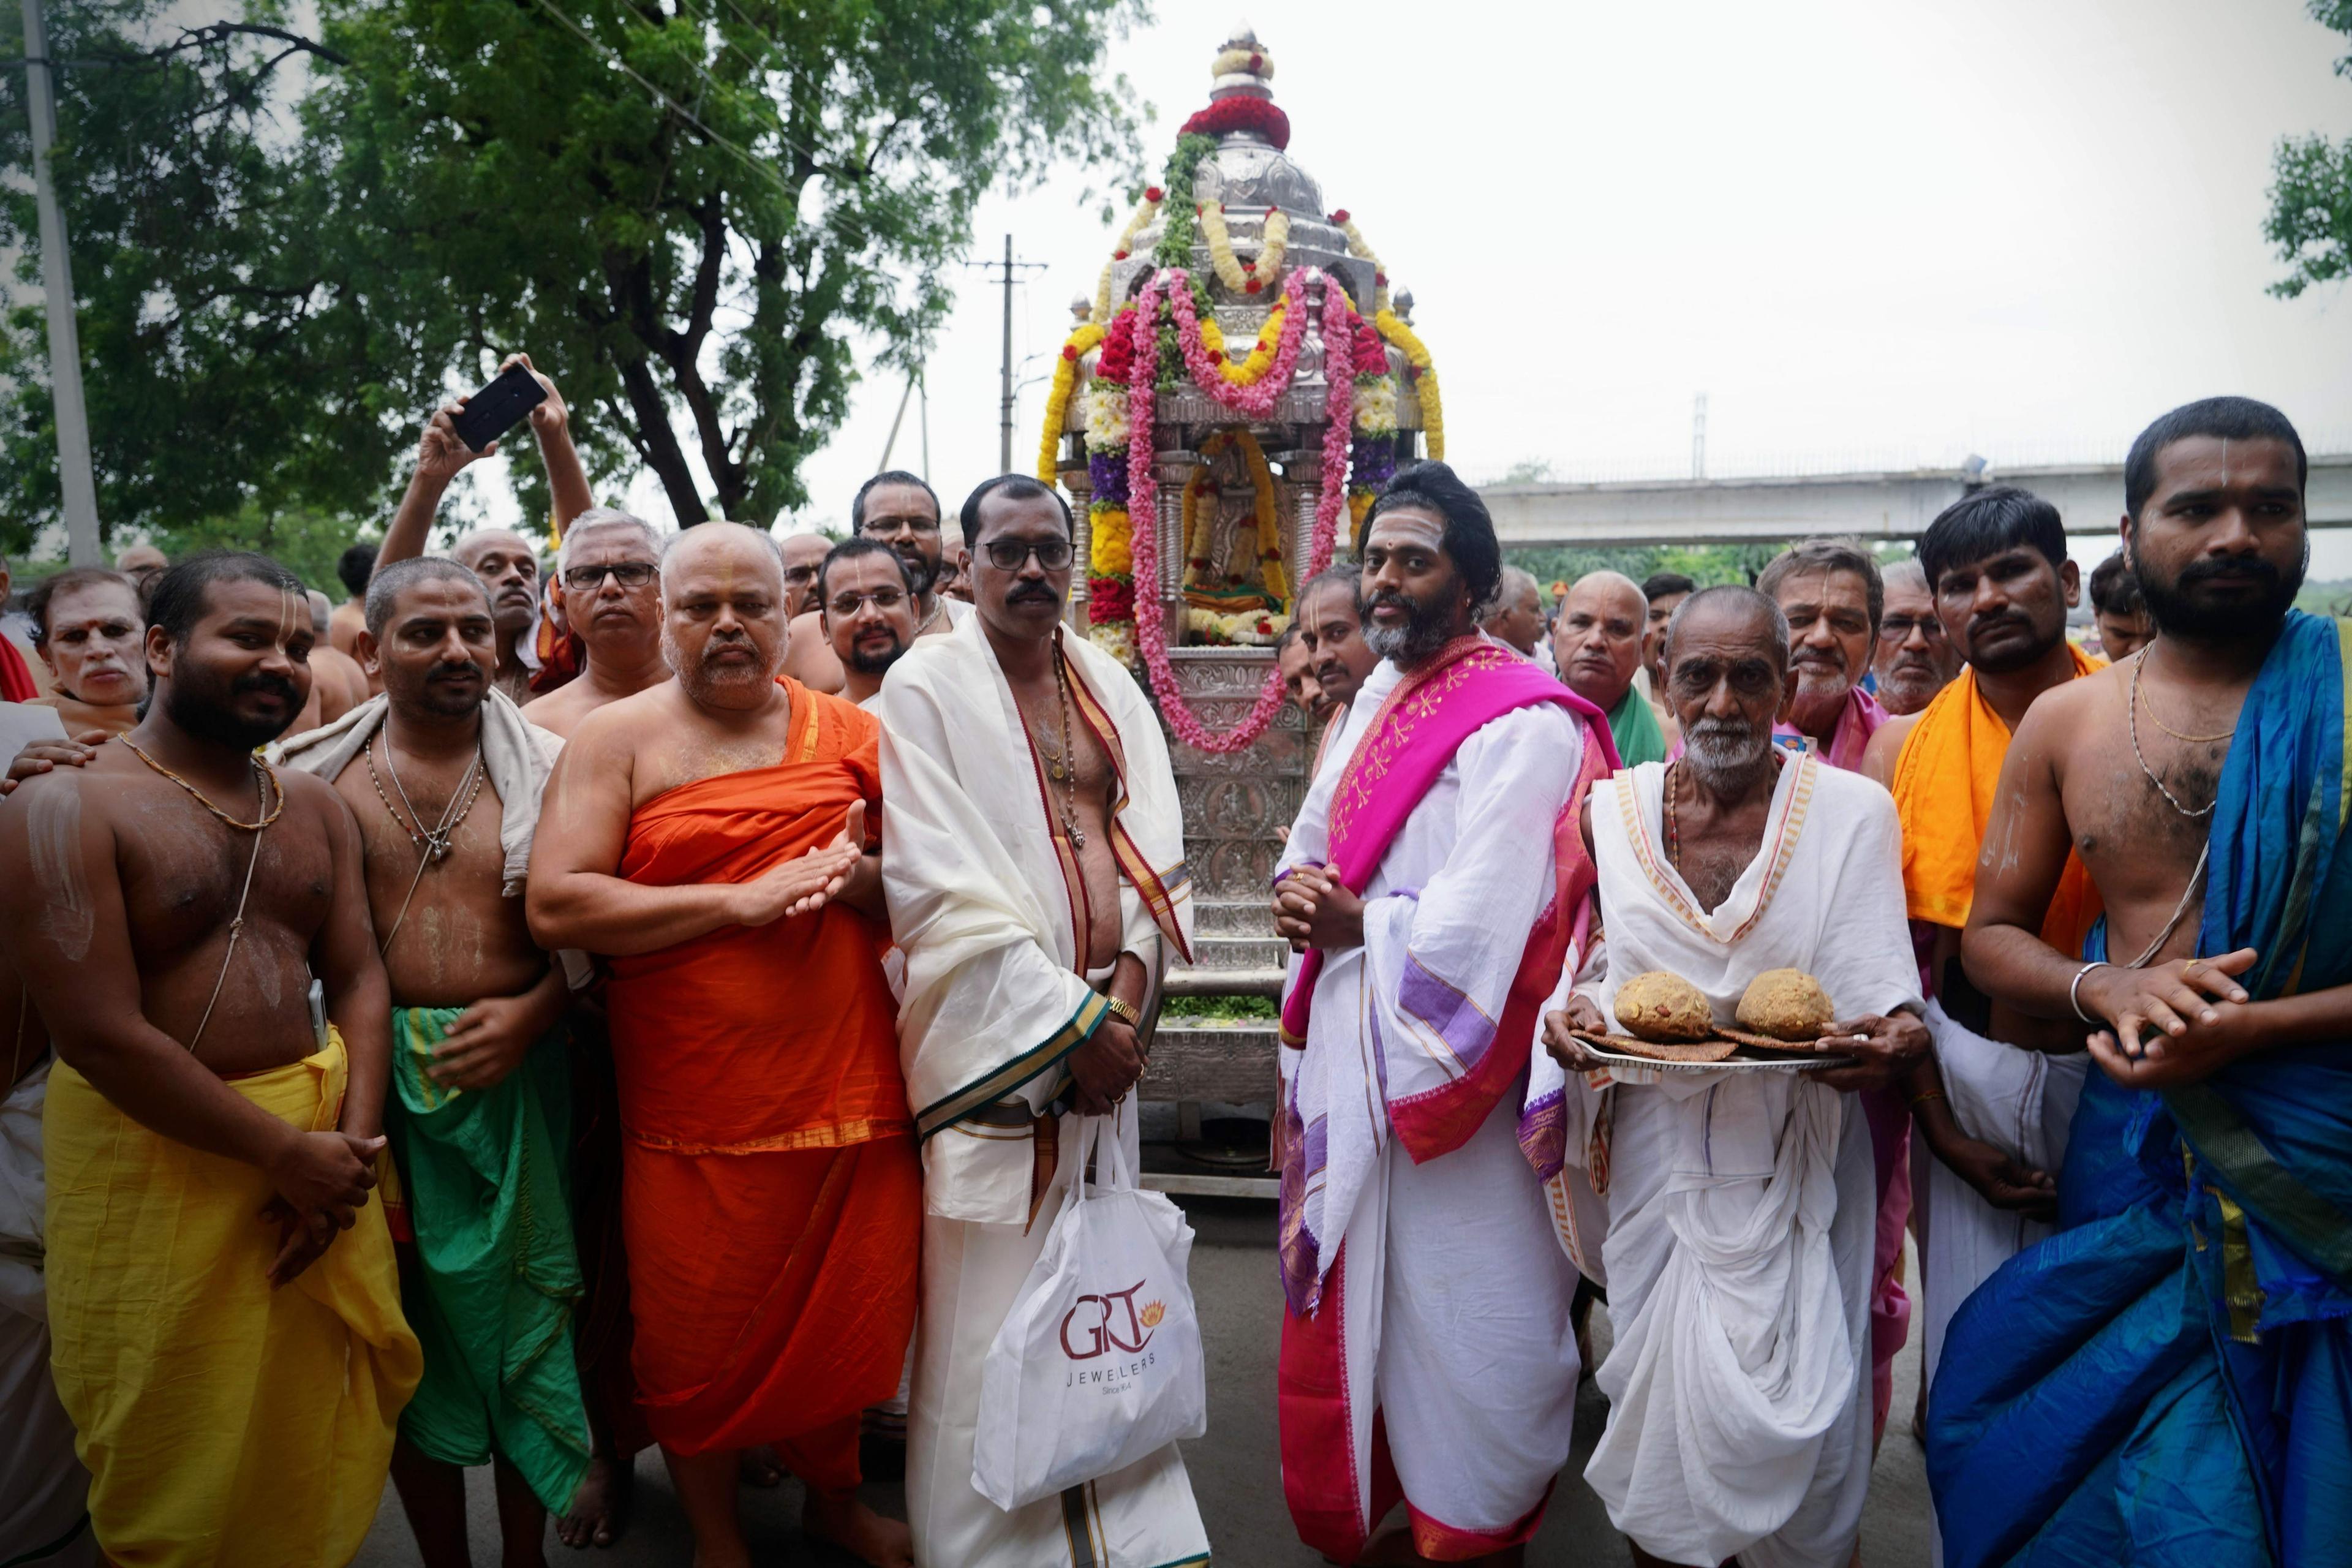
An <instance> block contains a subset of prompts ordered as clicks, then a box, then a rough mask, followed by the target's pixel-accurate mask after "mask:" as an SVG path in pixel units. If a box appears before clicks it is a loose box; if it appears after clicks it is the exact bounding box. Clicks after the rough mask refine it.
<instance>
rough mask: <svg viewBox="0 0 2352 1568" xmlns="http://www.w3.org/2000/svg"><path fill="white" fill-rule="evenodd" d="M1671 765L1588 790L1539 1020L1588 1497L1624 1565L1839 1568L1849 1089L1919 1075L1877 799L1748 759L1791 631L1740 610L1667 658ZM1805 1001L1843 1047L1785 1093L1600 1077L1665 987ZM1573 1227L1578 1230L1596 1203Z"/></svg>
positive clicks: (1864, 1417) (1865, 1173) (1862, 1280)
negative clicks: (1579, 1276)
mask: <svg viewBox="0 0 2352 1568" xmlns="http://www.w3.org/2000/svg"><path fill="white" fill-rule="evenodd" d="M1666 653H1667V671H1668V673H1667V690H1668V693H1669V695H1670V696H1671V697H1672V699H1673V700H1674V703H1675V711H1676V715H1677V717H1678V718H1679V720H1680V721H1681V726H1682V731H1683V736H1684V740H1685V745H1686V748H1687V749H1686V751H1685V754H1684V755H1683V756H1682V757H1680V758H1679V759H1677V760H1676V761H1675V762H1673V763H1663V764H1662V763H1644V764H1643V765H1642V766H1640V767H1637V768H1633V769H1631V770H1629V771H1626V772H1623V773H1619V774H1617V775H1616V777H1615V778H1613V779H1611V780H1608V781H1606V782H1604V783H1601V784H1595V785H1594V786H1593V788H1592V791H1591V795H1590V797H1589V799H1588V801H1587V804H1586V806H1585V811H1584V822H1583V830H1584V833H1585V835H1586V839H1587V842H1588V843H1589V845H1590V846H1591V853H1592V856H1593V859H1594V861H1595V864H1596V865H1597V867H1598V870H1599V884H1598V896H1599V900H1600V916H1601V926H1602V927H1603V928H1604V929H1605V931H1606V933H1607V934H1606V937H1605V939H1603V940H1601V941H1599V942H1594V943H1592V944H1591V948H1592V951H1591V952H1588V953H1586V954H1585V955H1584V957H1583V960H1582V963H1581V966H1580V973H1579V974H1578V976H1577V978H1576V982H1575V984H1574V986H1573V988H1572V989H1571V990H1569V991H1568V992H1567V994H1565V995H1564V996H1563V997H1561V998H1560V1000H1561V1002H1562V1003H1563V1004H1564V1005H1560V1006H1559V1007H1558V1008H1557V1009H1556V1010H1554V1011H1552V1012H1551V1013H1549V1016H1547V1018H1546V1020H1545V1027H1544V1038H1545V1044H1546V1046H1547V1047H1548V1048H1549V1050H1550V1052H1551V1053H1552V1055H1553V1057H1554V1058H1557V1059H1558V1060H1559V1064H1560V1065H1561V1066H1562V1067H1563V1068H1567V1069H1568V1073H1569V1077H1568V1081H1567V1083H1566V1085H1565V1086H1564V1087H1565V1090H1566V1093H1565V1098H1564V1100H1563V1101H1562V1102H1561V1109H1560V1124H1559V1126H1557V1127H1556V1128H1554V1129H1553V1130H1552V1132H1551V1136H1552V1137H1553V1138H1554V1139H1556V1140H1557V1142H1554V1143H1553V1144H1552V1145H1551V1146H1552V1147H1553V1148H1554V1149H1556V1150H1558V1151H1559V1152H1560V1153H1561V1155H1562V1156H1563V1157H1564V1159H1565V1163H1566V1165H1567V1166H1568V1169H1567V1170H1565V1171H1564V1172H1563V1173H1562V1179H1561V1183H1560V1185H1561V1187H1562V1188H1565V1189H1566V1190H1565V1191H1561V1190H1558V1189H1556V1191H1555V1194H1554V1207H1555V1212H1556V1213H1557V1212H1559V1211H1560V1210H1561V1208H1562V1207H1563V1206H1564V1205H1575V1206H1578V1207H1580V1209H1581V1211H1582V1212H1584V1213H1586V1214H1591V1213H1592V1212H1594V1209H1595V1208H1596V1207H1600V1206H1605V1214H1606V1222H1607V1230H1606V1239H1605V1241H1603V1242H1602V1243H1601V1246H1600V1247H1598V1249H1597V1251H1598V1256H1597V1257H1596V1256H1594V1252H1595V1250H1596V1249H1595V1248H1594V1247H1592V1245H1591V1239H1592V1238H1591V1234H1590V1232H1589V1231H1584V1232H1579V1233H1577V1235H1576V1236H1575V1237H1574V1238H1573V1240H1572V1245H1573V1246H1574V1247H1576V1248H1577V1250H1578V1252H1579V1262H1580V1264H1581V1265H1582V1266H1583V1268H1585V1271H1586V1272H1587V1273H1588V1274H1591V1275H1593V1276H1594V1277H1595V1278H1599V1279H1605V1281H1606V1283H1607V1285H1608V1288H1609V1306H1610V1314H1611V1317H1612V1321H1613V1322H1614V1323H1615V1325H1616V1330H1617V1337H1616V1343H1615V1345H1614V1347H1613V1348H1612V1351H1611V1352H1610V1355H1609V1358H1608V1360H1606V1361H1605V1362H1603V1363H1601V1369H1600V1373H1599V1381H1600V1384H1601V1392H1602V1393H1603V1394H1607V1395H1608V1397H1609V1401H1610V1414H1609V1426H1608V1429H1607V1430H1606V1431H1605V1432H1604V1433H1603V1434H1602V1436H1601V1442H1600V1445H1599V1447H1597V1448H1596V1449H1595V1450H1594V1453H1593V1456H1592V1459H1591V1463H1590V1464H1588V1465H1587V1466H1586V1468H1585V1472H1584V1473H1585V1479H1587V1480H1588V1481H1590V1482H1591V1484H1592V1487H1593V1489H1594V1490H1595V1491H1597V1492H1599V1493H1600V1495H1601V1500H1603V1501H1604V1502H1605V1503H1607V1504H1608V1507H1609V1516H1610V1519H1611V1521H1612V1522H1613V1523H1614V1524H1615V1525H1616V1526H1617V1528H1618V1529H1619V1530H1621V1531H1623V1532H1624V1533H1625V1534H1626V1535H1627V1536H1628V1537H1629V1538H1631V1540H1632V1541H1633V1547H1634V1552H1633V1555H1634V1560H1635V1562H1636V1563H1643V1564H1648V1563H1699V1564H1715V1563H1723V1562H1725V1561H1726V1560H1727V1559H1730V1558H1733V1557H1737V1558H1738V1560H1739V1562H1740V1563H1743V1564H1745V1565H1747V1568H1843V1564H1844V1563H1847V1562H1849V1561H1850V1560H1851V1559H1852V1557H1853V1551H1854V1542H1855V1540H1856V1538H1857V1535H1858V1532H1859V1531H1860V1529H1861V1523H1862V1505H1863V1498H1864V1493H1865V1491H1866V1490H1867V1489H1868V1487H1869V1482H1870V1461H1871V1430H1870V1426H1871V1422H1870V1415H1871V1405H1870V1371H1869V1300H1870V1298H1869V1291H1870V1285H1871V1252H1872V1231H1873V1226H1874V1211H1875V1206H1876V1205H1875V1198H1874V1190H1873V1174H1872V1169H1871V1141H1870V1133H1869V1129H1868V1127H1867V1125H1866V1124H1865V1122H1864V1118H1863V1114H1862V1110H1861V1107H1860V1105H1859V1104H1858V1103H1857V1100H1856V1098H1855V1096H1854V1095H1853V1094H1852V1093H1849V1092H1846V1091H1848V1090H1853V1089H1864V1088H1871V1087H1877V1086H1881V1085H1885V1084H1889V1083H1893V1082H1895V1081H1897V1080H1899V1079H1900V1077H1901V1075H1902V1073H1903V1072H1905V1071H1906V1069H1907V1068H1908V1067H1909V1066H1910V1065H1911V1064H1912V1063H1913V1062H1915V1061H1916V1060H1917V1059H1919V1058H1920V1056H1921V1055H1922V1054H1923V1053H1924V1052H1925V1050H1926V1049H1927V1028H1926V1026H1924V1025H1923V1024H1922V1023H1921V1022H1920V1020H1919V1017H1918V1014H1919V1013H1920V1011H1921V1010H1922V1003H1921V1002H1920V1000H1919V996H1918V994H1917V993H1918V976H1917V971H1916V965H1915V963H1914V962H1913V959H1912V955H1911V946H1910V938H1909V935H1908V932H1907V931H1906V927H1905V925H1904V916H1903V879H1902V860H1901V846H1900V839H1899V833H1898V829H1897V826H1896V822H1895V808H1894V805H1893V803H1892V802H1891V801H1890V800H1889V799H1888V798H1887V795H1886V793H1885V791H1884V790H1882V789H1880V788H1879V787H1878V786H1877V785H1876V784H1872V783H1871V782H1870V781H1869V780H1867V779H1864V778H1862V777H1860V776H1858V775H1855V774H1852V773H1842V772H1839V771H1837V770H1835V769H1832V768H1830V767H1826V766H1824V765H1823V764H1822V761H1821V759H1819V758H1817V757H1813V756H1811V755H1805V754H1801V753H1794V752H1787V751H1784V750H1782V749H1780V748H1778V747H1776V746H1774V745H1773V743H1772V725H1773V721H1774V719H1775V718H1776V717H1779V716H1782V715H1785V714H1786V713H1787V711H1788V710H1789V707H1790V702H1791V701H1792V700H1793V697H1794V687H1793V683H1792V682H1791V680H1790V674H1789V630H1788V623H1787V622H1786V621H1785V620H1784V619H1783V618H1782V616H1781V615H1780V610H1779V608H1778V607H1777V606H1776V605H1774V604H1773V603H1772V602H1771V600H1769V599H1768V598H1766V597H1765V596H1764V595H1760V594H1758V593H1756V592H1754V591H1752V590H1750V589H1747V588H1735V587H1718V588H1708V589H1705V590H1702V591H1701V592H1699V593H1696V594H1694V595H1692V596H1691V597H1690V598H1689V599H1688V600H1686V601H1685V603H1684V604H1683V605H1682V606H1681V608H1679V609H1678V610H1677V611H1676V612H1675V617H1674V621H1673V623H1672V626H1671V627H1670V628H1669V631H1668V634H1667V647H1666ZM1775 969H1795V970H1800V971H1802V972H1804V973H1809V974H1811V975H1812V976H1814V977H1815V978H1816V979H1817V980H1818V981H1819V982H1820V983H1821V984H1822V988H1823V989H1824V990H1825V991H1826V992H1827V993H1828V994H1829V996H1830V998H1831V1001H1832V1005H1833V1006H1834V1008H1835V1010H1836V1012H1837V1015H1838V1016H1839V1018H1840V1020H1841V1021H1840V1022H1836V1023H1832V1024H1831V1025H1830V1026H1828V1027H1827V1029H1825V1030H1824V1031H1823V1037H1822V1042H1821V1045H1822V1049H1823V1050H1825V1051H1832V1052H1834V1053H1836V1054H1837V1055H1838V1056H1840V1057H1843V1058H1849V1065H1845V1066H1842V1067H1837V1068H1831V1069H1828V1070H1813V1071H1809V1072H1805V1073H1802V1074H1798V1073H1792V1072H1786V1071H1759V1070H1755V1069H1753V1068H1720V1069H1717V1070H1714V1071H1699V1072H1690V1073H1683V1072H1675V1073H1664V1072H1648V1071H1644V1070H1642V1069H1626V1068H1613V1069H1603V1068H1602V1064H1601V1061H1600V1059H1599V1058H1595V1057H1594V1056H1592V1055H1591V1052H1590V1051H1589V1050H1588V1049H1587V1047H1585V1046H1584V1045H1582V1044H1581V1043H1580V1041H1579V1040H1578V1039H1577V1038H1576V1036H1575V1035H1574V1034H1573V1033H1572V1032H1571V1031H1572V1030H1577V1029H1581V1030H1586V1031H1589V1032H1592V1033H1600V1034H1611V1033H1622V1029H1620V1028H1618V1027H1616V1022H1617V1020H1616V1016H1615V1012H1614V1005H1615V1001H1616V997H1617V994H1618V990H1619V988H1620V987H1621V986H1622V984H1624V983H1625V982H1626V981H1628V980H1630V979H1632V978H1633V976H1635V975H1637V974H1643V973H1650V972H1654V971H1664V972H1666V973H1672V974H1675V975H1679V976H1681V977H1682V978H1683V979H1685V980H1686V981H1688V982H1689V983H1690V984H1693V985H1695V986H1696V987H1697V988H1698V990H1699V991H1700V992H1701V993H1702V994H1705V996H1706V1000H1707V1002H1708V1004H1709V1005H1710V1006H1711V1008H1712V1010H1713V1013H1714V1016H1715V1019H1716V1021H1717V1024H1718V1025H1720V1024H1727V1023H1729V1022H1731V1021H1732V1019H1733V1016H1734V1014H1735V1010H1736V1008H1737V1007H1738V1004H1739V1001H1740V999H1741V997H1742V996H1743V995H1744V994H1745V993H1746V990H1747V987H1748V984H1749V982H1751V981H1752V980H1753V979H1755V977H1756V976H1758V975H1759V974H1761V973H1765V972H1766V971H1769V970H1775ZM1596 1199H1597V1200H1598V1205H1596V1204H1595V1200H1596Z"/></svg>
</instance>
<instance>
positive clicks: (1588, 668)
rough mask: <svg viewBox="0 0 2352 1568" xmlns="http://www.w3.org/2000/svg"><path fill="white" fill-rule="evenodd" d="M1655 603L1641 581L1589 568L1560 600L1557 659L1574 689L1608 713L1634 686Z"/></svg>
mask: <svg viewBox="0 0 2352 1568" xmlns="http://www.w3.org/2000/svg"><path fill="white" fill-rule="evenodd" d="M1649 616H1650V601H1649V599H1648V598H1647V597H1646V596H1644V595H1643V593H1642V589H1641V586H1640V584H1636V583H1635V582H1634V581H1633V579H1632V578H1631V577H1627V576H1624V575H1622V574H1619V573H1615V572H1588V573H1586V574H1584V575H1583V576H1581V577H1580V578H1578V579H1577V580H1576V586H1574V587H1572V588H1570V590H1569V591H1568V597H1567V598H1565V599H1562V600H1561V601H1560V604H1559V619H1558V620H1557V621H1556V622H1555V623H1554V625H1553V627H1552V641H1551V651H1552V658H1554V659H1555V660H1556V661H1557V662H1558V663H1559V678H1560V679H1562V680H1563V681H1566V682H1567V683H1568V689H1570V691H1573V692H1575V693H1576V694H1577V695H1578V696H1579V697H1581V698H1583V699H1584V700H1586V701H1587V702H1590V703H1591V704H1592V705H1593V706H1594V707H1596V708H1598V709H1600V710H1601V711H1602V712H1604V713H1606V712H1609V711H1610V710H1613V709H1614V708H1615V707H1616V706H1617V705H1618V704H1619V703H1620V702H1622V701H1623V700H1625V693H1626V692H1627V691H1629V690H1631V689H1633V676H1634V672H1635V671H1637V670H1639V669H1640V668H1642V639H1643V634H1644V633H1645V632H1646V631H1647V630H1648V629H1649Z"/></svg>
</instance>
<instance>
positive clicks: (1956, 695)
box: [1894, 646, 2105, 953]
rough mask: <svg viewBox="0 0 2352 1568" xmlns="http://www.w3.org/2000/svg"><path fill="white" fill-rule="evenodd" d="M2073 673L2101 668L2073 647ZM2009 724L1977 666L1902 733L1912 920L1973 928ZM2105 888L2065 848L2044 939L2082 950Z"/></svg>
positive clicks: (1899, 808)
mask: <svg viewBox="0 0 2352 1568" xmlns="http://www.w3.org/2000/svg"><path fill="white" fill-rule="evenodd" d="M2069 651H2070V652H2072V653H2073V654H2074V679H2077V680H2079V679H2082V678H2083V677H2084V676H2086V675H2088V674H2090V673H2091V672H2092V671H2094V670H2096V669H2101V668H2105V666H2104V665H2103V664H2102V663H2101V662H2100V661H2099V660H2097V659H2095V658H2090V657H2089V656H2088V655H2086V654H2084V652H2083V650H2082V649H2080V648H2077V647H2071V646H2070V648H2069ZM2009 741H2010V731H2009V726H2008V725H2006V724H2004V723H2002V722H2001V720H2000V714H1998V713H1996V712H1994V711H1993V710H1992V704H1990V702H1987V701H1986V700H1985V699H1984V694H1983V693H1982V692H1980V691H1979V690H1978V689H1977V677H1976V671H1975V670H1973V669H1964V670H1962V671H1961V672H1960V675H1959V679H1957V680H1955V681H1953V682H1952V683H1951V684H1950V685H1949V686H1947V687H1945V688H1944V689H1943V690H1942V691H1940V692H1938V693H1937V696H1936V700H1934V701H1933V702H1930V703H1928V704H1927V709H1926V710H1925V711H1923V712H1922V713H1921V714H1920V715H1919V722H1918V723H1917V724H1916V725H1914V726H1913V727H1912V730H1911V733H1910V734H1909V735H1907V736H1906V737H1905V738H1904V742H1903V753H1902V755H1901V756H1899V757H1897V758H1896V759H1895V784H1894V795H1895V811H1896V812H1897V813H1898V814H1899V815H1900V816H1901V817H1902V819H1903V889H1904V894H1905V896H1906V900H1908V902H1909V906H1910V910H1911V918H1912V919H1914V920H1921V921H1931V922H1933V923H1934V924H1937V925H1940V926H1951V927H1954V928H1956V929H1957V928H1958V927H1960V926H1964V925H1966V924H1968V921H1969V908H1970V906H1971V905H1972V904H1974V902H1975V901H1976V885H1977V858H1978V856H1979V853H1980V852H1981V851H1982V849H1983V847H1984V834H1985V824H1986V823H1987V821H1989V820H1990V818H1991V816H1992V806H1993V798H1994V796H1995V795H1996V794H1997V793H1998V792H1999V788H2000V764H2001V760H2002V759H2003V758H2004V757H2006V756H2007V755H2008V754H2009ZM2099 910H2100V903H2099V890H2098V889H2097V888H2095V886H2093V885H2092V882H2091V878H2090V873H2089V872H2087V871H2086V870H2084V868H2083V861H2082V858H2081V857H2080V856H2077V855H2075V854H2074V852H2073V851H2072V850H2069V851H2068V852H2067V855H2066V868H2065V870H2064V871H2063V872H2062V873H2060V875H2059V879H2058V890H2057V891H2056V892H2055V893H2053V895H2052V896H2051V899H2050V912H2049V913H2048V915H2046V916H2045V917H2044V918H2043V920H2042V940H2043V941H2045V942H2049V943H2050V945H2051V946H2053V947H2054V948H2056V949H2058V951H2059V952H2068V953H2072V952H2081V951H2082V946H2083V933H2084V931H2088V930H2089V929H2090V926H2091V922H2092V921H2095V920H2096V919H2097V918H2098V916H2099Z"/></svg>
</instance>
